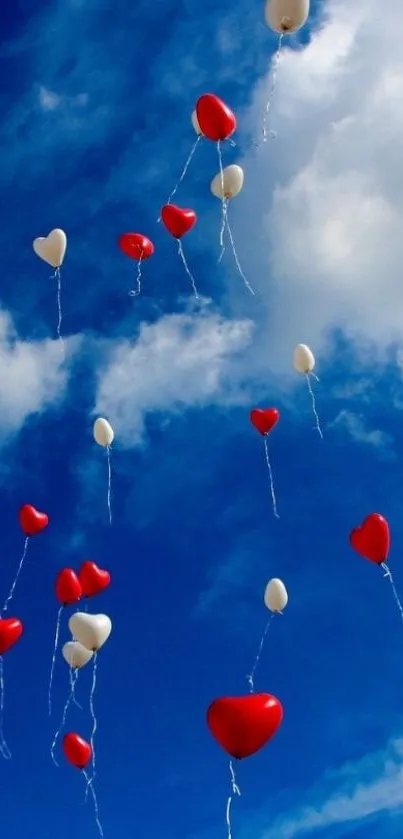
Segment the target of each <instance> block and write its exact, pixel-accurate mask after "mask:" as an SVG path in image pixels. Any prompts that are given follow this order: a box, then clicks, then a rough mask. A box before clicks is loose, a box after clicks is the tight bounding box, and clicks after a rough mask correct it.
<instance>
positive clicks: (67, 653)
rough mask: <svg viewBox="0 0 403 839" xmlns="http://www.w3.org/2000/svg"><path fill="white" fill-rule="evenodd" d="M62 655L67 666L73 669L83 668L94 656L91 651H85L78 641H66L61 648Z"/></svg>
mask: <svg viewBox="0 0 403 839" xmlns="http://www.w3.org/2000/svg"><path fill="white" fill-rule="evenodd" d="M62 653H63V658H64V659H65V661H67V664H68V665H69V666H70V667H73V668H74V669H78V668H80V667H84V665H85V664H88V662H89V661H91V659H92V656H93V655H94V653H93V652H92V650H87V648H86V647H83V645H82V644H80V642H79V641H67V644H64V646H63V648H62Z"/></svg>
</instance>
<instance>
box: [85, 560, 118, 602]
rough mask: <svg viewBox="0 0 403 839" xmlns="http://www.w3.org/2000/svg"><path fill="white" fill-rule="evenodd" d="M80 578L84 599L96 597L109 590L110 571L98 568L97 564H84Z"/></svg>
mask: <svg viewBox="0 0 403 839" xmlns="http://www.w3.org/2000/svg"><path fill="white" fill-rule="evenodd" d="M78 578H79V581H80V585H81V588H82V592H83V595H84V597H94V595H96V594H100V593H101V591H104V590H105V589H106V588H108V586H109V584H110V581H111V575H110V573H109V571H104V570H102V568H98V565H96V564H95V562H84V563H83V564H82V566H81V568H80V570H79V572H78Z"/></svg>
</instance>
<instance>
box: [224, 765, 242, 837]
mask: <svg viewBox="0 0 403 839" xmlns="http://www.w3.org/2000/svg"><path fill="white" fill-rule="evenodd" d="M229 771H230V778H231V788H232V794H231V795H229V796H228V800H227V811H226V822H227V828H228V839H232V831H231V804H232V799H233V797H234V796H235V795H240V794H241V790H240V789H239V786H238V784H237V782H236V778H235V772H234V767H233V765H232V760H230V762H229Z"/></svg>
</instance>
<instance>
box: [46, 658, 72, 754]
mask: <svg viewBox="0 0 403 839" xmlns="http://www.w3.org/2000/svg"><path fill="white" fill-rule="evenodd" d="M70 671H72V668H71V667H70ZM77 678H78V669H77V668H76V669H75V670H74V673H71V672H70V693H69V695H68V697H67V699H66V702H65V705H64V708H63V714H62V720H61V723H60V725H59V728H58V729H57V731H56V734H55V736H54V738H53V743H52V745H51V747H50V754H51V757H52V760H53V763H54V764H55V766H59V764H58V762H57V760H56V758H55V748H56V743H57V741H58V739H59V737H60V732H61V731H62V730H63V728H64V726H65V724H66V717H67V711H68V710H69V707H70V704H71V702H72V701H73V700H74V688H75V685H76V681H77Z"/></svg>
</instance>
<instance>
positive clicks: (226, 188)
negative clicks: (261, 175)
mask: <svg viewBox="0 0 403 839" xmlns="http://www.w3.org/2000/svg"><path fill="white" fill-rule="evenodd" d="M243 181H244V174H243V169H241V167H240V166H237V164H236V163H232V164H231V166H226V167H225V169H223V172H222V175H221V172H218V173H217V175H215V176H214V178H213V180H212V181H211V184H210V189H211V191H212V193H213V195H215V197H216V198H220V199H221V200H222V199H223V198H235V196H236V195H238V193H239V192H240V191H241V189H242V187H243Z"/></svg>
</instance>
